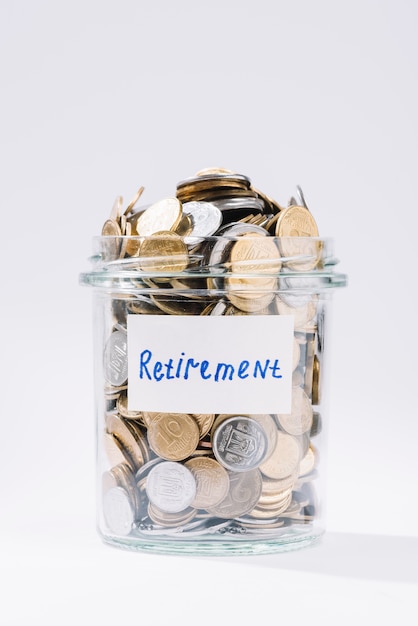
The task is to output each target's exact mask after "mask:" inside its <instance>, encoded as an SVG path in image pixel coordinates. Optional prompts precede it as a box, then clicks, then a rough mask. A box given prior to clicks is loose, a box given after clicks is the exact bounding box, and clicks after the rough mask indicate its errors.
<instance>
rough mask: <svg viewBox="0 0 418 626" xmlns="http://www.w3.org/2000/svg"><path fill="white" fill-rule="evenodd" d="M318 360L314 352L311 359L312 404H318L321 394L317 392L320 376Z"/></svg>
mask: <svg viewBox="0 0 418 626" xmlns="http://www.w3.org/2000/svg"><path fill="white" fill-rule="evenodd" d="M320 372H321V369H320V362H319V359H318V357H317V356H316V354H315V355H314V360H313V372H312V404H319V403H320V401H321V399H320V398H321V396H320V393H319V380H320V378H319V376H320Z"/></svg>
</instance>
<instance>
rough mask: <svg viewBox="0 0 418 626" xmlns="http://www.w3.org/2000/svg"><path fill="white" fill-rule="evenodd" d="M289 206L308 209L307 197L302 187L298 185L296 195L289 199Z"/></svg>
mask: <svg viewBox="0 0 418 626" xmlns="http://www.w3.org/2000/svg"><path fill="white" fill-rule="evenodd" d="M287 206H303V207H305V209H308V205H307V204H306V200H305V196H304V195H303V191H302V187H301V186H300V185H296V193H295V195H294V196H291V197H290V198H289V202H288V203H287ZM308 211H309V209H308Z"/></svg>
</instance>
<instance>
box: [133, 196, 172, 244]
mask: <svg viewBox="0 0 418 626" xmlns="http://www.w3.org/2000/svg"><path fill="white" fill-rule="evenodd" d="M181 217H182V210H181V202H180V201H179V200H178V199H177V198H165V199H164V200H160V201H159V202H156V203H155V204H152V205H151V206H150V207H148V208H147V209H145V211H144V212H143V213H142V214H141V215H140V216H139V218H138V220H137V222H136V225H135V227H136V232H137V233H138V235H139V236H141V237H148V236H150V235H153V234H154V233H158V232H160V231H162V230H175V229H176V228H177V226H178V225H179V224H180V220H181Z"/></svg>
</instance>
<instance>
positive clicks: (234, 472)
mask: <svg viewBox="0 0 418 626" xmlns="http://www.w3.org/2000/svg"><path fill="white" fill-rule="evenodd" d="M142 193H143V187H141V188H140V189H139V190H138V193H137V194H136V196H135V198H134V199H133V200H132V202H130V203H129V205H128V206H127V208H126V209H124V208H123V200H122V198H121V197H118V198H117V199H116V201H115V203H114V205H113V208H112V211H111V215H110V217H109V218H108V219H107V220H106V222H105V224H104V226H103V229H102V238H101V249H100V256H99V257H98V258H97V263H98V266H99V267H100V268H101V269H105V270H106V271H107V272H108V273H109V274H111V273H112V272H114V271H117V272H120V271H123V272H124V276H125V277H126V276H128V277H129V284H130V285H131V287H129V288H126V285H124V287H123V288H121V290H120V293H115V292H113V293H112V295H111V310H110V313H109V315H110V318H111V323H110V324H109V327H110V333H109V336H108V338H107V341H106V345H105V349H104V359H103V363H104V367H103V375H104V391H103V398H104V399H103V406H104V407H105V411H104V413H105V415H104V419H103V425H104V428H103V444H102V446H101V447H102V450H103V451H104V455H105V457H106V459H105V461H104V463H105V464H106V467H105V468H104V469H105V471H104V474H103V479H102V495H103V518H104V523H105V526H106V529H107V530H106V532H107V534H110V535H115V536H133V537H149V535H153V536H155V537H158V536H160V535H161V536H163V537H164V536H172V535H173V536H176V537H180V536H181V537H182V538H184V537H190V538H192V537H194V536H202V535H203V536H210V537H217V536H225V534H226V533H228V535H229V537H231V538H232V537H237V538H239V537H241V536H242V535H248V534H250V535H254V536H263V537H264V536H266V535H272V536H277V535H278V534H280V533H282V532H288V531H289V528H291V527H294V526H296V525H297V526H300V525H309V524H311V523H312V522H313V521H314V520H315V519H316V517H317V515H318V502H317V496H316V494H315V489H314V482H315V479H316V477H317V471H318V470H317V465H318V447H319V446H318V445H317V444H316V441H317V440H316V439H315V438H317V437H318V438H319V435H320V432H321V418H320V413H319V408H320V397H321V394H320V369H321V361H322V348H323V325H322V320H323V309H322V303H321V300H320V298H319V297H318V296H317V295H315V293H314V291H313V290H312V289H311V284H312V283H311V275H312V273H314V272H315V271H316V270H318V269H321V268H323V267H324V265H325V266H326V264H327V263H328V262H329V259H328V258H327V254H328V251H327V250H326V249H325V247H324V245H323V242H321V241H320V240H319V239H318V229H317V226H316V223H315V220H314V218H313V216H312V214H311V212H310V211H309V209H308V207H307V205H306V202H305V199H304V196H303V192H302V190H301V189H300V188H299V187H298V188H297V190H296V192H295V194H294V195H293V196H291V198H290V200H289V201H288V202H287V204H286V205H285V206H281V205H280V204H279V203H278V202H276V201H275V200H273V199H271V198H269V197H268V196H267V195H266V194H264V193H262V192H260V191H258V190H256V189H255V188H254V187H253V186H252V184H251V181H250V179H249V178H248V177H247V176H244V175H242V174H238V173H236V172H233V171H231V170H225V169H221V168H211V169H206V170H202V171H200V172H198V173H197V174H196V175H195V176H194V177H192V178H188V179H186V180H184V181H181V182H179V183H178V185H177V188H176V194H175V196H173V197H171V198H166V199H162V200H159V201H157V202H156V203H154V204H151V205H149V206H147V207H145V208H137V207H136V205H137V202H138V200H139V198H140V197H141V195H142ZM301 286H302V289H301ZM128 315H206V316H212V315H258V316H262V315H292V316H293V319H294V341H293V390H292V409H291V413H289V414H266V415H264V414H233V415H231V414H192V413H187V414H180V413H161V412H155V413H150V412H145V411H130V410H128V404H127V397H128V393H129V389H128V355H127V316H128ZM262 336H263V329H262V327H260V337H262ZM265 340H266V341H268V337H266V338H265Z"/></svg>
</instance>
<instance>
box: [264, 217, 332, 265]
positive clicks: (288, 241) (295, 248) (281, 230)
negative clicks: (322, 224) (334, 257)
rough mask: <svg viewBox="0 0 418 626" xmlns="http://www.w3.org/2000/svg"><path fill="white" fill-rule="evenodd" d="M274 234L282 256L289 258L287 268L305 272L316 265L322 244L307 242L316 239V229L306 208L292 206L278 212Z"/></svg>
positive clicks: (314, 241)
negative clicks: (278, 239)
mask: <svg viewBox="0 0 418 626" xmlns="http://www.w3.org/2000/svg"><path fill="white" fill-rule="evenodd" d="M275 234H276V237H280V238H281V240H280V250H281V253H282V255H283V256H284V257H289V261H287V263H286V265H287V267H288V268H291V269H294V270H299V271H301V272H307V271H310V270H312V269H314V268H315V267H316V266H317V265H318V263H319V261H320V259H321V252H322V244H321V242H319V241H316V240H313V241H309V239H310V238H312V237H318V227H317V225H316V222H315V220H314V218H313V216H312V214H311V213H310V211H309V210H308V209H307V208H306V207H303V206H296V205H292V206H289V207H287V208H286V209H283V210H282V211H280V213H279V217H278V219H277V222H276V231H275ZM294 257H296V258H294ZM292 258H294V259H293V260H292Z"/></svg>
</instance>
